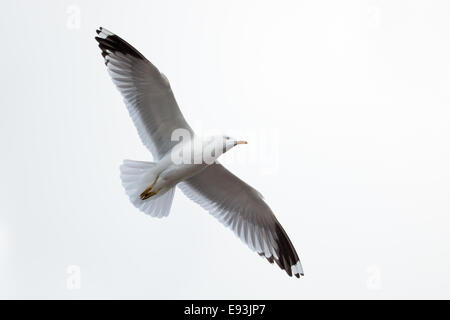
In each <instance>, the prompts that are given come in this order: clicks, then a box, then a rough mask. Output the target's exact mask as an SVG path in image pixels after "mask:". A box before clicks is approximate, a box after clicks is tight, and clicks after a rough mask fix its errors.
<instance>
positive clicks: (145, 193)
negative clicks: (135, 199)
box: [140, 176, 159, 200]
mask: <svg viewBox="0 0 450 320" xmlns="http://www.w3.org/2000/svg"><path fill="white" fill-rule="evenodd" d="M158 178H159V176H156V178H155V181H153V183H152V184H151V185H150V187H148V188H147V189H145V190H144V192H142V193H141V195H140V197H141V199H142V200H145V199H147V198H149V197H151V196H154V195H155V194H156V193H158V191H156V192H154V193H153V194H151V195H149V196H147V197H146V195H148V194H150V193H152V192H150V191H151V190H152V188H153V187H154V186H155V183H156V181H158ZM145 197H146V198H145Z"/></svg>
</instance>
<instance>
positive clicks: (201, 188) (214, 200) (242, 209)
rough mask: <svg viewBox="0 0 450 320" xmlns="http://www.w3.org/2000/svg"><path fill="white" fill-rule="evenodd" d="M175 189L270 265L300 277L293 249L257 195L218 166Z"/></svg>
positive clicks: (215, 165)
mask: <svg viewBox="0 0 450 320" xmlns="http://www.w3.org/2000/svg"><path fill="white" fill-rule="evenodd" d="M178 186H179V187H180V189H181V190H182V191H183V192H184V194H186V196H187V197H188V198H190V199H191V200H193V201H194V202H196V203H198V204H199V205H200V206H201V207H203V208H204V209H205V210H207V211H209V212H210V213H211V214H212V215H213V216H214V217H216V218H217V219H218V220H219V221H220V222H221V223H223V224H224V225H225V226H227V227H229V228H231V229H232V230H233V231H234V233H235V234H236V235H237V236H238V237H239V238H240V239H241V240H242V241H243V242H244V243H246V244H247V245H248V246H249V247H250V248H251V249H252V250H254V251H256V252H257V253H259V254H260V255H261V256H265V257H266V258H267V260H269V262H270V263H273V262H274V261H275V262H276V263H277V264H278V266H279V267H280V268H281V269H283V270H285V271H286V272H287V273H288V274H289V275H290V276H292V274H294V275H295V276H296V277H300V275H303V268H302V265H301V263H300V260H299V258H298V255H297V252H296V251H295V248H294V246H293V245H292V243H291V241H290V240H289V237H288V236H287V234H286V232H285V231H284V229H283V227H282V226H281V224H280V223H279V222H278V220H277V219H276V217H275V215H274V214H273V213H272V210H271V209H270V208H269V206H268V205H267V204H266V202H265V201H264V200H263V198H262V196H261V194H260V193H259V192H258V191H256V190H255V189H253V188H252V187H251V186H249V185H248V184H246V183H245V182H244V181H242V180H240V179H239V178H238V177H236V176H235V175H233V174H232V173H231V172H229V171H228V170H227V169H225V167H223V166H222V165H221V164H219V163H217V164H213V165H211V166H209V167H207V168H206V169H205V170H203V171H202V172H200V173H199V174H197V175H195V176H194V177H192V178H190V179H187V180H185V181H184V182H181V183H179V184H178Z"/></svg>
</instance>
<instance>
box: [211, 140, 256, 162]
mask: <svg viewBox="0 0 450 320" xmlns="http://www.w3.org/2000/svg"><path fill="white" fill-rule="evenodd" d="M239 144H247V141H244V140H238V139H235V138H233V137H230V136H228V135H217V136H212V137H208V138H206V139H205V141H204V143H203V147H204V151H205V150H206V153H207V154H208V155H211V156H212V157H213V158H215V159H217V158H218V157H219V156H220V155H222V154H224V153H225V152H227V151H229V150H230V149H231V148H233V147H235V146H237V145H239Z"/></svg>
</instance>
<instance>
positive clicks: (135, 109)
mask: <svg viewBox="0 0 450 320" xmlns="http://www.w3.org/2000/svg"><path fill="white" fill-rule="evenodd" d="M97 34H98V37H96V40H97V41H98V42H99V47H100V48H101V49H102V55H103V57H104V59H105V63H106V66H107V67H108V71H109V74H110V75H111V78H112V80H113V82H114V84H115V85H116V86H117V88H118V89H119V91H120V93H121V94H122V96H123V99H124V101H125V104H126V106H127V109H128V111H129V113H130V117H131V119H133V122H134V124H135V126H136V128H137V131H138V133H139V136H140V138H141V140H142V142H143V143H144V145H145V146H146V147H147V148H148V149H149V150H150V152H151V153H152V154H153V157H154V158H155V159H160V158H161V157H162V156H164V155H165V154H166V152H168V151H169V150H170V149H171V148H172V147H173V146H174V145H175V144H176V141H171V135H172V132H173V131H174V130H175V129H178V128H183V129H186V130H188V131H189V132H190V133H191V136H192V134H193V131H192V129H191V127H190V126H189V125H188V124H187V122H186V120H185V119H184V117H183V115H182V113H181V111H180V108H179V107H178V104H177V102H176V100H175V97H174V95H173V92H172V89H171V88H170V84H169V81H168V80H167V78H166V77H165V76H164V75H163V74H162V73H160V72H159V70H158V69H157V68H156V67H155V66H154V65H153V64H152V63H151V62H150V61H148V60H147V59H146V58H145V57H144V56H143V55H142V54H141V53H139V51H137V50H136V49H135V48H133V47H132V46H131V45H130V44H128V43H127V42H126V41H125V40H123V39H121V38H120V37H119V36H117V35H115V34H113V33H112V32H110V31H108V30H106V29H104V28H100V29H99V30H97Z"/></svg>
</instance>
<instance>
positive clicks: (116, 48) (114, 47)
mask: <svg viewBox="0 0 450 320" xmlns="http://www.w3.org/2000/svg"><path fill="white" fill-rule="evenodd" d="M95 32H96V33H97V36H96V37H95V40H97V42H98V46H99V47H100V49H101V50H102V56H103V58H105V59H106V57H107V56H109V55H110V54H114V53H115V52H120V53H122V54H124V55H130V56H133V57H135V58H138V59H142V60H145V57H144V56H143V55H142V54H141V53H140V52H139V51H137V50H136V49H135V48H134V47H133V46H132V45H130V44H129V43H128V42H126V41H125V40H123V39H122V38H120V37H119V36H117V35H116V34H114V33H113V32H111V31H109V30H108V29H105V28H103V27H99V28H98V29H97V30H95ZM106 63H107V61H106Z"/></svg>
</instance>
